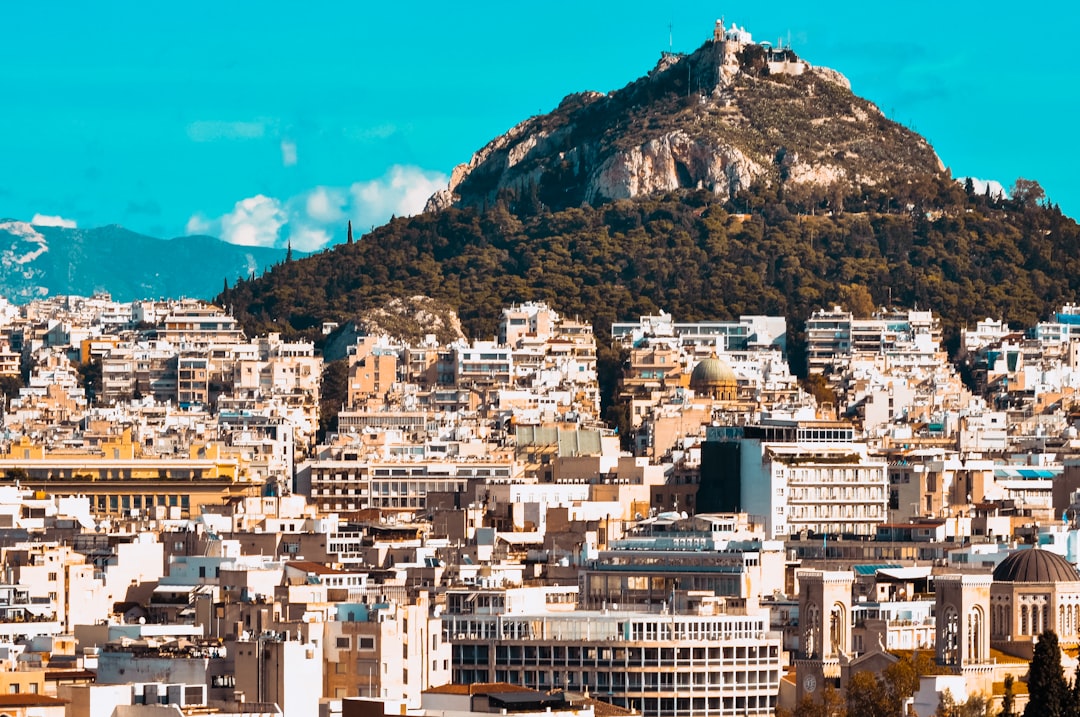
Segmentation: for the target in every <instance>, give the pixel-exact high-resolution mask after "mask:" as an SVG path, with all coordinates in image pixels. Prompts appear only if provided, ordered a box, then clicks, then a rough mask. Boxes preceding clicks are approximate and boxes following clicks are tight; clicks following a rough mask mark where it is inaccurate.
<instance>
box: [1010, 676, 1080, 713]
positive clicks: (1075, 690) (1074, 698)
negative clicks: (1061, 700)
mask: <svg viewBox="0 0 1080 717" xmlns="http://www.w3.org/2000/svg"><path fill="white" fill-rule="evenodd" d="M1010 687H1011V685H1010ZM1065 714H1066V715H1067V716H1068V717H1080V663H1077V665H1076V673H1075V674H1074V675H1073V681H1072V689H1071V690H1069V696H1068V703H1067V705H1066V708H1065Z"/></svg>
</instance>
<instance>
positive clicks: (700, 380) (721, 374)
mask: <svg viewBox="0 0 1080 717" xmlns="http://www.w3.org/2000/svg"><path fill="white" fill-rule="evenodd" d="M738 386H739V379H738V378H737V377H736V376H735V372H734V371H732V370H731V367H730V366H728V365H727V364H726V363H724V362H723V361H721V360H720V359H718V358H716V357H715V356H710V357H709V358H707V359H702V360H701V361H700V362H699V363H698V365H697V366H695V367H694V370H693V372H692V373H691V374H690V388H692V389H693V390H694V392H695V393H698V394H701V395H705V396H712V397H713V398H720V399H729V400H730V399H734V397H735V393H736V389H737V388H738Z"/></svg>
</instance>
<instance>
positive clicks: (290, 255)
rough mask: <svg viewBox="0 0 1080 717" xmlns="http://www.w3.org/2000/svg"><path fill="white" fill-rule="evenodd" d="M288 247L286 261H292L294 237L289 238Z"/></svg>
mask: <svg viewBox="0 0 1080 717" xmlns="http://www.w3.org/2000/svg"><path fill="white" fill-rule="evenodd" d="M288 247H289V248H288V249H286V250H285V263H286V264H288V263H289V262H290V261H292V239H289V243H288Z"/></svg>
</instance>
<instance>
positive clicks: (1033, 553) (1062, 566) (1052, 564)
mask: <svg viewBox="0 0 1080 717" xmlns="http://www.w3.org/2000/svg"><path fill="white" fill-rule="evenodd" d="M994 582H1010V583H1058V582H1065V583H1074V582H1080V573H1078V572H1077V571H1076V568H1075V567H1073V564H1072V563H1070V562H1069V561H1068V560H1066V559H1065V558H1063V557H1061V556H1060V555H1058V554H1057V553H1051V552H1050V551H1049V550H1039V549H1038V548H1031V549H1028V550H1020V551H1017V552H1015V553H1013V554H1012V555H1010V556H1009V557H1007V558H1005V559H1004V560H1002V561H1001V562H1000V563H999V564H998V566H997V567H996V568H994Z"/></svg>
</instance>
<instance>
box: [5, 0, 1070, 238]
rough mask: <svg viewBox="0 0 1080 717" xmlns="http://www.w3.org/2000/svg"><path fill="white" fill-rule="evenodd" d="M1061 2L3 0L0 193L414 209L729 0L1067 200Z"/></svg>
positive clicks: (12, 206) (52, 200)
mask: <svg viewBox="0 0 1080 717" xmlns="http://www.w3.org/2000/svg"><path fill="white" fill-rule="evenodd" d="M1048 5H1057V7H1055V8H1054V9H1053V10H1051V9H1049V8H1048V7H1047V6H1048ZM1065 5H1066V4H1064V3H1062V4H1060V5H1058V4H1048V3H1027V4H1024V5H1018V4H1016V3H1009V4H1006V3H998V2H983V3H972V4H963V5H961V4H959V3H948V2H935V3H922V2H916V3H908V4H905V5H903V6H900V5H895V6H894V5H893V4H891V3H889V4H886V3H834V4H831V5H830V6H829V7H828V10H827V11H826V10H825V8H824V7H815V4H813V3H802V2H800V3H792V2H774V3H743V4H741V5H736V4H730V5H726V4H720V3H703V2H680V3H674V2H667V1H664V2H637V1H634V0H629V1H627V2H622V3H618V4H615V3H611V4H608V3H604V4H595V3H581V2H573V3H571V2H561V1H556V2H547V3H497V4H496V3H490V4H489V3H445V2H440V3H426V2H411V3H410V2H402V3H374V2H370V1H369V2H351V3H340V2H319V3H303V4H301V3H285V2H274V1H273V0H266V1H264V2H260V3H245V2H224V3H222V2H214V3H208V2H207V3H204V2H187V3H181V4H171V5H168V6H165V5H163V4H159V3H147V2H137V3H136V2H131V3H123V2H108V0H103V2H101V3H85V2H51V3H3V5H2V7H0V26H3V27H4V28H5V29H6V32H5V33H4V41H3V42H2V43H0V92H2V95H0V96H2V97H4V98H5V100H4V105H5V106H4V108H3V110H2V111H0V217H11V218H15V219H22V220H30V219H31V218H32V217H34V216H35V215H40V216H39V219H38V221H39V222H42V223H44V222H50V221H52V222H59V221H67V222H74V223H76V224H77V225H78V226H79V227H91V226H99V225H104V224H122V225H124V226H126V227H129V228H131V229H134V230H136V231H140V232H145V233H148V234H152V235H155V236H162V237H172V236H178V235H182V234H185V233H191V232H204V233H210V234H215V235H219V236H223V237H224V238H227V239H229V240H231V241H235V242H238V243H249V244H263V245H268V244H275V245H279V246H281V245H284V243H285V242H286V241H287V240H288V239H289V238H291V239H292V241H293V245H294V246H296V247H298V248H304V249H315V248H319V247H321V246H323V245H325V244H327V243H334V242H339V241H344V239H345V232H344V224H345V220H346V219H347V218H351V219H353V221H354V224H355V225H356V226H357V228H358V230H367V229H368V228H370V226H371V225H373V224H378V223H381V222H383V221H385V220H386V219H387V218H388V217H389V216H390V214H391V213H397V214H399V215H400V214H403V213H408V212H412V211H416V210H417V209H418V208H419V207H420V206H422V204H423V199H424V198H426V196H428V195H429V194H430V193H431V191H432V190H433V189H434V188H436V187H438V186H439V185H444V184H445V182H446V177H447V176H448V175H449V172H450V170H451V169H452V168H453V167H454V165H455V164H458V163H461V162H465V161H467V160H468V158H469V156H470V155H471V154H472V152H473V151H475V150H476V149H478V148H479V147H481V146H482V145H483V144H485V143H486V142H487V141H488V140H489V139H491V138H493V137H494V136H495V135H497V134H499V133H501V132H503V131H505V130H506V129H508V128H509V127H510V126H512V125H514V124H515V123H517V122H518V121H520V120H521V119H524V118H525V117H527V116H529V115H532V114H535V113H537V112H543V111H548V110H550V109H551V108H553V107H554V106H556V105H557V104H558V102H559V100H560V99H561V98H562V97H563V96H564V95H566V94H568V93H570V92H576V91H581V90H600V91H607V90H611V89H615V88H617V87H621V86H623V85H625V84H626V83H628V82H630V81H631V80H633V79H634V78H636V77H638V76H640V75H642V74H644V73H645V72H647V71H648V70H649V69H650V68H651V67H652V66H653V65H654V64H655V62H656V60H657V59H658V58H659V54H660V52H661V51H662V50H666V49H668V42H669V24H670V25H671V26H672V28H673V30H672V34H671V36H672V38H673V47H674V49H675V50H677V51H690V50H693V49H695V48H696V47H698V46H699V45H700V44H701V43H702V42H703V41H704V40H705V39H706V38H708V37H710V36H711V33H712V27H713V23H714V22H715V20H716V19H717V18H718V17H720V16H725V17H726V19H727V21H728V23H730V22H731V21H735V22H737V23H738V24H740V25H742V26H744V27H745V28H746V29H747V30H749V31H750V32H752V33H753V34H754V37H755V39H758V40H771V41H775V40H776V39H777V38H778V37H782V38H784V39H785V40H786V39H787V38H788V37H789V35H790V39H791V44H792V46H793V47H794V49H795V50H796V52H798V53H799V54H800V55H801V56H802V57H803V58H805V59H806V60H808V61H809V62H811V63H812V64H816V65H825V66H829V67H832V68H834V69H837V70H839V71H840V72H842V73H843V74H845V75H846V76H847V77H848V78H849V79H850V80H851V83H852V86H853V89H854V90H855V92H856V93H858V94H860V95H863V96H865V97H867V98H868V99H870V100H872V101H873V102H875V103H877V105H878V106H879V107H880V108H881V109H882V110H883V111H884V112H885V113H886V114H888V115H889V116H891V117H892V118H894V119H896V120H898V121H900V122H903V123H904V124H907V125H909V126H911V127H913V128H914V129H915V130H917V131H918V132H920V133H922V134H924V135H925V136H926V137H927V138H928V139H929V140H930V141H931V143H932V144H933V145H934V147H935V148H936V149H937V151H938V154H939V155H940V156H941V158H942V160H943V161H944V162H945V164H946V165H947V166H949V167H950V168H951V169H952V171H953V174H954V175H955V176H963V175H972V176H975V177H978V178H981V179H993V180H997V181H1000V182H1001V183H1002V184H1003V185H1005V186H1006V187H1008V186H1009V185H1011V184H1012V182H1013V181H1014V180H1015V179H1016V178H1017V177H1020V176H1023V177H1026V178H1031V179H1036V180H1038V181H1039V182H1040V183H1041V184H1042V185H1043V186H1044V188H1045V189H1046V190H1047V193H1048V195H1049V197H1050V198H1051V200H1052V201H1055V202H1058V203H1059V204H1060V205H1061V206H1062V208H1063V210H1064V211H1065V212H1066V213H1069V214H1071V215H1072V216H1077V215H1078V214H1080V189H1078V188H1077V187H1076V186H1075V182H1074V181H1072V177H1071V173H1072V164H1074V163H1075V161H1076V160H1075V159H1074V158H1073V156H1072V152H1071V150H1072V141H1071V139H1070V138H1071V136H1072V127H1073V125H1074V124H1075V119H1074V118H1075V117H1076V116H1077V115H1078V112H1077V110H1078V105H1080V100H1078V99H1077V86H1078V82H1077V79H1076V72H1075V69H1074V66H1075V62H1076V57H1075V56H1076V53H1075V51H1074V50H1073V49H1071V47H1072V45H1073V44H1074V38H1073V37H1071V36H1070V34H1069V33H1070V32H1071V31H1073V30H1074V29H1075V28H1076V27H1077V24H1078V23H1077V20H1078V19H1080V11H1077V10H1076V9H1062V8H1064V7H1065ZM1070 5H1071V4H1070ZM165 7H169V8H172V9H171V10H170V11H166V10H164V8H165ZM358 233H359V232H358Z"/></svg>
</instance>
